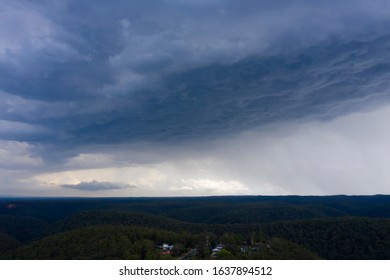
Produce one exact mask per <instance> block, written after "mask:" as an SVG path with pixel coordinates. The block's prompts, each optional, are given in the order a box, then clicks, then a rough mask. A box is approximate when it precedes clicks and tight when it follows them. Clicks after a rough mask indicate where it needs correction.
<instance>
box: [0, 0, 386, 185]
mask: <svg viewBox="0 0 390 280" xmlns="http://www.w3.org/2000/svg"><path fill="white" fill-rule="evenodd" d="M389 5H390V4H389V3H388V1H382V0H375V1H370V2H367V1H360V0H347V1H342V2H340V1H309V0H301V1H253V0H243V1H233V0H231V1H222V0H221V1H177V0H175V1H174V0H161V1H154V2H153V4H151V3H150V2H149V1H141V0H138V1H119V0H116V1H110V2H107V1H75V0H67V1H22V0H21V1H3V2H2V3H1V4H0V6H3V9H0V13H2V14H0V16H1V18H2V20H3V21H4V23H5V24H4V25H3V26H6V27H7V28H3V27H0V73H1V75H0V98H1V99H2V102H1V104H0V139H3V140H5V139H6V140H7V141H16V143H27V144H28V145H30V146H29V147H30V148H29V149H31V150H33V151H29V154H32V156H33V157H35V158H37V159H40V160H41V161H43V163H46V165H45V164H43V163H42V162H40V164H39V166H40V167H39V168H42V170H43V169H45V170H52V169H61V168H64V167H63V164H65V163H66V162H67V159H69V158H74V157H76V156H77V155H79V154H85V153H92V154H93V153H95V152H99V151H100V150H102V149H106V150H108V151H109V150H110V149H111V148H112V146H113V145H118V144H122V145H121V146H120V147H122V148H123V149H127V148H128V147H131V148H129V149H133V150H136V148H134V146H131V145H134V144H135V143H140V142H141V143H145V142H146V143H150V146H157V147H158V148H157V150H158V149H160V148H161V147H164V146H170V145H173V144H174V145H175V146H183V147H184V148H183V149H185V147H186V145H191V144H194V143H196V142H208V141H212V140H215V141H217V142H218V141H219V140H220V139H223V138H228V137H232V136H233V135H237V134H239V133H242V132H244V131H252V130H262V129H265V128H266V127H273V126H274V125H275V124H278V123H280V122H288V121H292V122H297V121H312V120H321V121H325V120H331V119H332V118H336V117H339V116H341V115H344V114H346V113H349V112H352V111H360V110H366V109H369V108H372V107H376V106H380V105H383V104H388V102H389V92H388V88H389V86H390V85H389V83H390V82H389V81H390V79H389V78H390V77H389V72H390V71H389V70H390V56H389V52H388V41H389V36H390V33H389V31H388V30H389V26H390V20H389V15H390V12H389V11H390V9H389ZM15 23H18V25H17V24H15ZM161 149H164V148H161ZM86 151H87V152H86ZM119 153H120V152H119ZM156 153H158V151H156ZM11 155H12V153H6V157H12V156H11ZM23 155H24V154H23ZM126 155H127V154H126ZM176 156H179V155H178V154H176ZM16 157H17V159H20V157H22V156H20V157H19V156H16ZM119 158H120V160H121V161H123V162H143V161H147V162H153V161H163V159H162V158H158V159H156V157H154V156H150V155H149V154H148V155H139V154H137V155H136V156H134V157H133V153H131V152H129V153H128V158H127V157H126V156H122V157H119ZM145 158H146V159H145ZM11 162H12V161H11ZM119 165H120V164H119ZM233 179H234V178H233ZM95 183H98V182H95ZM83 184H84V185H81V186H82V187H85V184H87V185H86V186H87V187H88V184H91V182H89V183H88V182H86V183H83ZM68 188H72V186H68ZM73 188H74V186H73ZM90 188H93V187H92V185H90Z"/></svg>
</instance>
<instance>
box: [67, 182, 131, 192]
mask: <svg viewBox="0 0 390 280" xmlns="http://www.w3.org/2000/svg"><path fill="white" fill-rule="evenodd" d="M61 187H63V188H67V189H75V190H80V191H106V190H120V189H127V188H137V187H136V186H133V185H128V184H122V183H111V182H98V181H91V182H80V183H78V184H74V185H72V184H68V185H62V186H61Z"/></svg>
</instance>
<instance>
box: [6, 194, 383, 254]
mask: <svg viewBox="0 0 390 280" xmlns="http://www.w3.org/2000/svg"><path fill="white" fill-rule="evenodd" d="M0 258H1V259H390V196H381V195H378V196H302V197H301V196H274V197H272V196H227V197H190V198H189V197H183V198H88V199H87V198H85V199H83V198H57V199H28V198H2V199H0Z"/></svg>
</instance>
